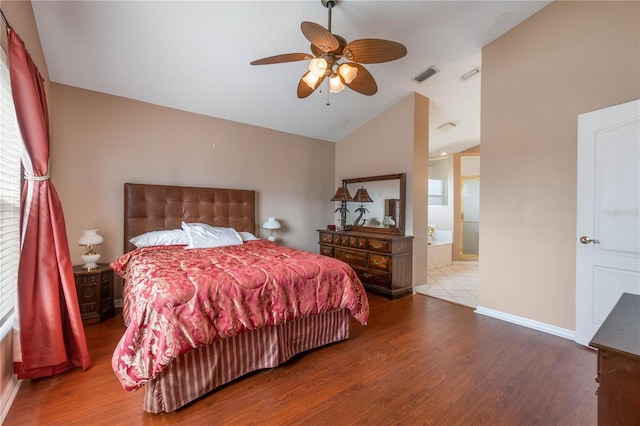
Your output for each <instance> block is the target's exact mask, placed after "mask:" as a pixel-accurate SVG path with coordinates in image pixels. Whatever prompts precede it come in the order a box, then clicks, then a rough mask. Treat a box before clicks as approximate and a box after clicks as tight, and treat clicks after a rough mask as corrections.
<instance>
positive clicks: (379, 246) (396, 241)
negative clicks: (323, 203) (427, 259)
mask: <svg viewBox="0 0 640 426" xmlns="http://www.w3.org/2000/svg"><path fill="white" fill-rule="evenodd" d="M405 187H406V175H405V174H404V173H400V174H394V175H384V176H372V177H367V178H355V179H344V180H343V181H342V186H341V187H339V188H338V191H336V195H334V197H332V201H340V202H341V206H340V207H339V208H338V209H336V211H337V212H338V211H339V212H340V215H341V217H340V225H341V226H340V227H339V229H338V230H334V229H326V230H324V229H319V230H318V233H319V241H318V243H319V244H320V254H322V255H325V256H330V257H334V258H336V259H339V260H342V261H343V262H346V263H348V264H349V265H350V266H351V267H352V268H353V270H354V271H355V272H356V274H357V275H358V277H359V278H360V281H362V284H363V285H364V287H365V289H366V290H368V291H370V292H372V293H376V294H380V295H382V296H385V297H387V298H390V299H394V298H398V297H402V296H407V295H410V294H412V292H413V287H412V268H413V237H411V236H405V235H404V200H405V191H406V190H405ZM350 191H352V192H353V193H356V194H359V196H358V197H351V195H350V194H351V192H350ZM338 194H339V195H340V196H339V197H338V196H337V195H338ZM363 194H366V195H364V196H363ZM350 201H353V202H359V203H362V202H367V203H368V204H369V205H368V206H367V208H366V209H365V208H363V205H362V204H360V207H359V208H358V209H356V210H354V213H353V218H355V219H353V218H351V217H350V216H349V215H350V214H351V213H350V211H349V209H348V207H347V202H350ZM365 213H366V216H363V214H365ZM349 224H353V225H349ZM356 224H359V225H360V226H358V225H356ZM364 224H366V226H365V225H364Z"/></svg>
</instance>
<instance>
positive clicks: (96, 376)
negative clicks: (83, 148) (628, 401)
mask: <svg viewBox="0 0 640 426" xmlns="http://www.w3.org/2000/svg"><path fill="white" fill-rule="evenodd" d="M369 300H370V303H371V315H370V321H369V325H368V326H366V327H363V326H361V325H360V324H359V323H357V322H355V321H353V323H352V328H351V336H350V338H349V340H347V341H344V342H340V343H336V344H334V345H331V346H328V347H324V348H320V349H317V350H314V351H311V352H307V353H305V354H302V355H301V356H298V357H296V358H294V359H293V360H292V361H290V362H288V363H287V364H285V365H282V366H280V367H278V368H276V369H273V370H269V371H261V372H257V373H254V374H251V375H249V376H246V377H244V378H242V379H240V380H238V381H236V382H233V383H231V384H229V385H227V386H225V387H223V388H221V389H219V390H217V391H214V392H213V393H211V394H209V395H208V396H206V397H204V398H202V399H200V400H198V401H196V402H195V403H193V404H191V405H189V406H188V407H185V408H183V409H181V410H179V411H177V412H173V413H166V414H148V413H145V412H144V411H143V410H142V397H143V393H142V392H143V390H140V391H138V392H134V393H131V394H130V393H127V392H125V391H124V390H122V388H121V386H120V383H119V382H118V381H117V379H116V377H115V375H114V374H113V372H112V370H111V352H112V350H113V347H114V346H115V344H116V342H117V341H118V339H119V338H120V335H121V333H122V330H123V328H122V325H121V324H122V321H121V318H120V317H119V316H117V317H116V318H113V319H110V320H108V321H105V322H103V323H102V324H97V325H92V326H88V327H87V328H86V335H87V342H88V345H89V350H90V353H91V357H92V360H93V367H92V368H90V369H89V370H87V371H86V372H83V371H81V370H79V369H76V370H74V371H71V372H68V373H65V374H62V375H59V376H57V377H52V378H47V379H41V380H34V381H25V382H24V383H23V384H22V387H21V389H20V391H19V393H18V395H17V397H16V400H15V401H14V403H13V406H12V408H11V410H10V411H9V413H8V415H7V418H6V420H5V425H39V424H52V425H75V424H82V425H102V424H104V425H119V424H127V425H133V424H144V425H147V424H149V425H155V424H162V425H168V424H171V425H174V424H190V425H200V424H216V425H249V424H255V425H285V424H286V425H290V424H299V425H305V426H310V425H328V424H331V425H338V424H340V425H346V424H360V425H396V424H397V425H422V424H434V425H466V424H487V425H528V424H536V425H581V426H584V425H592V424H593V425H595V424H596V396H595V390H596V383H595V381H594V377H595V374H596V353H595V352H594V351H591V350H589V349H586V348H583V347H581V346H578V345H577V344H575V343H574V342H571V341H568V340H566V339H562V338H559V337H555V336H551V335H548V334H544V333H541V332H537V331H534V330H530V329H527V328H524V327H520V326H517V325H514V324H509V323H506V322H503V321H500V320H497V319H493V318H489V317H485V316H482V315H479V314H476V313H474V312H473V310H472V309H470V308H467V307H464V306H460V305H455V304H452V303H449V302H445V301H442V300H438V299H434V298H431V297H428V296H422V295H419V294H416V295H413V296H408V297H405V298H401V299H398V300H394V301H389V300H386V299H383V298H380V297H377V296H374V295H370V297H369Z"/></svg>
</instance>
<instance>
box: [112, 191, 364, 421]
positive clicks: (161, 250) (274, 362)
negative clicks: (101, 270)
mask: <svg viewBox="0 0 640 426" xmlns="http://www.w3.org/2000/svg"><path fill="white" fill-rule="evenodd" d="M124 194H125V200H124V205H125V209H124V210H125V214H124V216H125V218H124V252H125V254H124V255H123V256H122V257H120V258H119V259H116V260H114V262H113V263H112V264H111V267H112V268H113V269H114V271H115V272H116V273H118V274H119V275H120V276H121V277H123V280H124V288H123V320H124V323H125V326H126V328H125V332H124V334H123V337H122V339H121V340H120V342H119V343H118V345H117V346H116V349H115V350H114V354H113V358H112V367H113V370H114V372H115V373H116V376H117V377H118V379H119V380H120V382H121V384H122V386H123V388H124V389H125V390H128V391H134V390H137V389H139V388H141V387H144V389H145V397H144V403H143V409H144V410H145V411H147V412H150V413H159V412H169V411H174V410H176V409H178V408H181V407H183V406H184V405H186V404H188V403H190V402H192V401H194V400H196V399H198V398H200V397H201V396H203V395H205V394H207V393H209V392H211V391H212V390H213V389H215V388H217V387H219V386H221V385H223V384H226V383H228V382H230V381H232V380H235V379H237V378H239V377H241V376H243V375H245V374H247V373H249V372H252V371H256V370H259V369H266V368H274V367H276V366H278V365H279V364H281V363H283V362H285V361H287V360H289V359H291V358H292V357H293V356H295V355H297V354H300V353H302V352H305V351H308V350H310V349H314V348H318V347H321V346H324V345H327V344H331V343H335V342H338V341H341V340H345V339H347V338H348V337H349V328H350V323H351V317H353V318H355V319H356V320H358V321H359V322H360V323H361V324H363V325H365V324H366V322H367V319H368V315H369V305H368V301H367V298H366V294H365V292H364V289H363V287H362V284H361V283H360V281H359V280H358V278H357V276H356V274H355V272H353V270H352V269H351V268H350V267H349V266H348V265H346V264H345V263H343V262H341V261H337V260H335V259H333V258H330V257H326V256H321V255H318V254H313V253H308V252H304V251H301V250H295V249H290V248H287V247H283V246H280V245H278V244H275V243H273V242H269V241H267V240H263V239H257V238H255V237H254V236H253V234H254V233H255V230H256V221H255V211H256V203H255V200H256V194H255V191H251V190H234V189H217V188H196V187H179V186H167V185H148V184H133V183H126V184H125V186H124ZM158 231H160V232H158ZM179 231H182V232H179ZM212 232H213V233H215V235H214V237H215V238H214V241H215V242H216V244H214V245H213V246H211V245H210V244H209V241H210V240H211V238H210V237H211V233H212ZM219 233H222V234H219ZM150 235H151V236H152V238H151V239H150V240H147V241H144V244H142V243H140V241H141V239H140V238H141V237H140V236H143V238H142V239H143V240H144V239H145V238H147V236H150ZM157 235H161V236H162V238H161V239H160V243H158V241H159V240H158V239H157ZM203 235H204V237H203ZM220 235H222V237H220ZM167 236H170V238H168V240H167V239H166V238H167ZM237 236H238V237H240V238H241V240H240V242H238V241H237ZM134 237H138V239H137V243H138V246H140V247H136V245H133V244H131V242H130V240H131V239H133V238H134ZM174 237H175V238H174ZM185 237H188V238H186V240H185V239H184V238H185ZM176 238H177V239H176ZM202 238H204V239H202ZM220 238H222V240H223V242H222V243H219V242H220V241H222V240H221V239H220ZM226 238H228V239H229V241H227V240H226ZM134 241H136V240H134ZM203 241H204V243H203Z"/></svg>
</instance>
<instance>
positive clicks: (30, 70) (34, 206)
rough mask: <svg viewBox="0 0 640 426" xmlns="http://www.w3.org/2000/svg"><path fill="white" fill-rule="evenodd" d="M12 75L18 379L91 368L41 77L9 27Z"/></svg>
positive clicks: (15, 346) (15, 343)
mask: <svg viewBox="0 0 640 426" xmlns="http://www.w3.org/2000/svg"><path fill="white" fill-rule="evenodd" d="M7 33H8V50H9V72H10V76H11V89H12V91H13V100H14V103H15V108H16V116H17V119H18V125H19V127H20V132H21V133H22V139H23V140H24V151H25V152H24V155H23V159H22V163H23V167H24V169H25V184H24V190H23V194H22V205H21V209H22V210H21V211H22V233H21V238H22V240H21V252H20V266H19V269H18V309H17V311H18V317H19V323H18V324H19V339H18V341H14V349H17V351H16V350H14V371H15V372H16V373H17V374H18V377H19V378H36V377H44V376H51V375H54V374H58V373H61V372H63V371H66V370H68V369H70V368H74V367H82V368H83V369H85V370H86V369H87V368H89V367H90V366H91V359H90V358H89V351H88V349H87V343H86V340H85V335H84V328H83V326H82V319H81V317H80V311H79V308H78V298H77V296H76V289H75V282H74V277H73V267H72V264H71V257H70V254H69V243H68V241H67V232H66V229H65V224H64V215H63V213H62V206H61V204H60V199H59V198H58V194H57V193H56V190H55V188H54V187H53V183H51V181H50V180H49V116H48V110H47V100H46V96H45V91H44V79H43V78H42V76H41V75H40V72H39V71H38V68H37V67H36V66H35V64H34V63H33V60H32V59H31V56H30V55H29V52H27V50H26V48H25V46H24V43H23V42H22V40H21V39H20V37H19V36H18V35H17V34H16V33H15V31H13V29H12V28H8V29H7Z"/></svg>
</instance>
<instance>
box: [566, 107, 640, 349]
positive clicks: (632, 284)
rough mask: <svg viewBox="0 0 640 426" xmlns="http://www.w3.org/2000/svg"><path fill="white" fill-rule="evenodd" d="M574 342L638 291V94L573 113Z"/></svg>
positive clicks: (583, 340) (586, 338) (585, 339)
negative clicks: (607, 105)
mask: <svg viewBox="0 0 640 426" xmlns="http://www.w3.org/2000/svg"><path fill="white" fill-rule="evenodd" d="M577 214H578V217H577V224H578V225H577V238H576V244H577V248H576V250H577V260H576V278H577V282H576V342H577V343H580V344H582V345H588V344H589V341H590V340H591V338H592V337H593V335H594V334H595V332H596V331H597V330H598V328H599V327H600V324H602V322H603V321H604V320H605V318H606V317H607V315H608V314H609V312H611V309H612V308H613V306H614V305H615V304H616V302H617V301H618V299H619V298H620V295H621V294H622V293H634V294H640V100H637V101H633V102H628V103H625V104H621V105H616V106H613V107H610V108H605V109H602V110H598V111H593V112H590V113H586V114H581V115H579V116H578V213H577Z"/></svg>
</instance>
